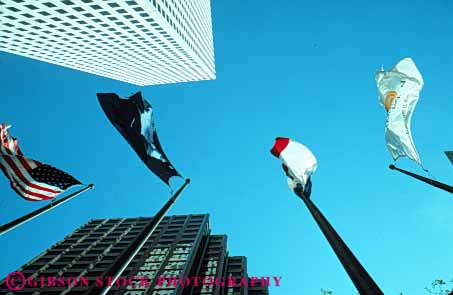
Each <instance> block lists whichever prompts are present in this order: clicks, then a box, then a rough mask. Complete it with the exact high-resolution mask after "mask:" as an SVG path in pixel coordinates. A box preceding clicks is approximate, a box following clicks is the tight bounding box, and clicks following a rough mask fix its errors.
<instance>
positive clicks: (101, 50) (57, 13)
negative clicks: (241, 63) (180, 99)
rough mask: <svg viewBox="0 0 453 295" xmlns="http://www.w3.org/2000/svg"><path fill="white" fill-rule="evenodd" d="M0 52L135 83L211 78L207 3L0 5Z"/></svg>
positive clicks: (16, 0)
mask: <svg viewBox="0 0 453 295" xmlns="http://www.w3.org/2000/svg"><path fill="white" fill-rule="evenodd" d="M0 50H1V51H6V52H10V53H14V54H18V55H23V56H27V57H31V58H34V59H38V60H42V61H46V62H49V63H53V64H57V65H61V66H65V67H69V68H73V69H77V70H81V71H85V72H89V73H93V74H97V75H100V76H105V77H109V78H112V79H116V80H120V81H125V82H129V83H132V84H136V85H154V84H165V83H175V82H185V81H198V80H210V79H215V63H214V45H213V34H212V24H211V3H210V0H133V1H132V0H131V1H127V0H0Z"/></svg>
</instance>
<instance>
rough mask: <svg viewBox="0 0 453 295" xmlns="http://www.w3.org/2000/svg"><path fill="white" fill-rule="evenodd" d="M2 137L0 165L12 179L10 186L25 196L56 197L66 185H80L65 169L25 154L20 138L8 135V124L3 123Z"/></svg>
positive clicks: (44, 198)
mask: <svg viewBox="0 0 453 295" xmlns="http://www.w3.org/2000/svg"><path fill="white" fill-rule="evenodd" d="M0 140H1V148H0V168H1V170H2V171H3V173H4V174H5V176H6V177H7V178H8V179H9V181H10V184H11V188H12V189H13V190H14V191H15V192H16V193H17V194H18V195H20V196H21V197H23V198H24V199H26V200H28V201H42V200H49V199H53V198H55V197H56V196H57V195H58V194H60V193H62V192H63V191H64V190H66V189H67V188H69V187H71V186H73V185H77V184H81V183H80V181H78V180H77V179H75V178H74V177H72V176H71V175H69V174H67V173H66V172H63V171H61V170H58V169H57V168H54V167H52V166H50V165H47V164H43V163H40V162H38V161H35V160H32V159H28V158H26V157H24V156H23V154H22V152H21V151H20V149H19V146H18V144H17V139H15V138H13V137H11V136H10V135H9V133H8V126H6V124H2V125H1V126H0Z"/></svg>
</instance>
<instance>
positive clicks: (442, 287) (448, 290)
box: [321, 279, 453, 295]
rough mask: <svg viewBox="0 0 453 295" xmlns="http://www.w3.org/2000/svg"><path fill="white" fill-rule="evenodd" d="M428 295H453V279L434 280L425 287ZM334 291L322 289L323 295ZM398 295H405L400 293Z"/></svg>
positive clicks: (329, 294)
mask: <svg viewBox="0 0 453 295" xmlns="http://www.w3.org/2000/svg"><path fill="white" fill-rule="evenodd" d="M425 291H426V294H429V295H453V279H451V280H449V281H444V280H442V279H437V280H434V281H433V282H432V283H431V286H429V287H425ZM332 294H334V293H333V291H330V290H325V289H321V295H332ZM398 295H405V294H404V293H403V292H400V293H399V294H398Z"/></svg>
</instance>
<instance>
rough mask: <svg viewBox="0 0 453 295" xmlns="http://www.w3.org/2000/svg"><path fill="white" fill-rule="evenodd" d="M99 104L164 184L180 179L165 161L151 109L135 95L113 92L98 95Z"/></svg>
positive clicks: (167, 161)
mask: <svg viewBox="0 0 453 295" xmlns="http://www.w3.org/2000/svg"><path fill="white" fill-rule="evenodd" d="M97 96H98V99H99V103H100V104H101V106H102V109H103V110H104V112H105V114H106V115H107V117H108V118H109V120H110V122H112V124H113V126H115V128H116V129H117V130H118V131H119V132H120V133H121V135H123V137H124V138H125V139H126V140H127V141H128V142H129V144H130V145H131V146H132V148H133V149H134V150H135V152H136V153H137V154H138V156H139V157H140V159H142V160H143V162H144V163H145V164H146V166H148V168H149V169H151V171H153V172H154V173H155V174H156V175H157V176H159V178H160V179H162V180H163V181H164V182H165V183H166V184H167V185H168V184H169V179H170V177H172V176H181V175H180V174H179V173H178V171H176V169H175V168H174V167H173V165H172V164H171V163H170V161H169V160H168V158H167V156H166V155H165V153H164V151H163V150H162V147H161V145H160V143H159V138H158V137H157V132H156V128H155V127H154V119H153V108H152V107H151V105H150V104H149V103H148V102H147V101H146V100H144V99H143V98H142V95H141V92H137V93H136V94H134V95H132V96H131V97H129V98H128V99H121V98H120V97H118V95H116V94H115V93H98V94H97Z"/></svg>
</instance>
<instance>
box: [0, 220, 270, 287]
mask: <svg viewBox="0 0 453 295" xmlns="http://www.w3.org/2000/svg"><path fill="white" fill-rule="evenodd" d="M150 220H151V218H115V219H96V220H91V221H90V222H88V223H87V224H84V225H82V226H81V227H80V228H78V229H77V230H75V231H74V232H73V233H72V234H70V235H69V236H67V237H66V238H65V239H64V240H62V241H60V242H58V243H57V244H56V245H54V246H53V247H51V248H49V249H48V250H47V251H45V252H43V253H42V254H40V255H39V256H38V257H36V258H34V259H32V260H31V261H30V262H29V263H27V264H25V265H24V266H22V267H21V268H20V269H18V270H17V271H18V272H21V273H22V274H23V276H24V277H25V278H26V280H25V283H24V285H23V288H22V289H21V290H16V291H10V290H9V289H8V288H7V287H8V286H7V285H6V283H7V282H6V281H5V279H3V280H2V281H0V294H29V295H37V294H45V295H54V294H60V295H63V294H74V295H77V294H86V293H87V292H91V294H93V293H95V294H101V292H102V290H103V289H104V286H105V285H107V284H109V283H110V284H112V285H113V287H112V288H111V289H110V290H109V291H108V293H107V294H108V295H119V294H125V295H142V294H143V295H145V294H146V295H148V294H149V295H208V294H213V295H252V294H253V295H268V294H269V293H268V287H266V286H261V285H259V286H258V285H255V286H251V285H250V284H249V282H250V279H249V278H248V274H247V260H246V258H245V257H241V256H229V255H228V251H227V237H226V236H225V235H211V232H210V228H209V215H184V216H170V217H165V218H164V219H163V220H162V222H161V223H160V224H159V226H158V228H157V229H156V230H155V231H154V233H153V234H152V236H151V237H150V238H149V239H148V240H147V241H146V243H145V245H144V247H143V248H142V249H141V251H140V252H138V254H137V255H136V256H135V258H134V259H133V260H132V261H131V263H129V266H128V267H127V268H126V269H125V270H124V271H123V272H122V274H121V277H120V279H119V280H117V281H116V282H112V281H111V278H110V281H109V277H108V276H109V275H110V276H111V275H112V274H115V273H116V272H118V270H120V267H121V265H122V262H124V261H125V257H126V256H125V254H127V253H130V252H131V249H132V246H131V245H133V244H134V241H135V242H136V239H137V237H138V236H140V234H143V229H144V228H145V226H146V224H148V223H149V221H150ZM43 278H44V279H43ZM181 278H183V279H181ZM184 278H186V279H184ZM189 278H191V279H189ZM222 278H224V279H222ZM217 279H218V280H217ZM187 280H189V282H187ZM20 282H21V281H20V280H19V282H17V281H16V282H15V284H16V285H17V284H19V283H20ZM244 282H246V283H244ZM19 285H20V284H19ZM10 287H11V286H10ZM19 287H20V286H19Z"/></svg>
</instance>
